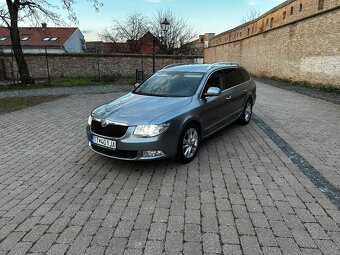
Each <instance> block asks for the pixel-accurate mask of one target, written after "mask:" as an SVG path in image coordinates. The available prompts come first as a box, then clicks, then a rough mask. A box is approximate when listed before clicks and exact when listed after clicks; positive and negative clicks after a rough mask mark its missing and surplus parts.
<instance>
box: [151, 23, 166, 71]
mask: <svg viewBox="0 0 340 255" xmlns="http://www.w3.org/2000/svg"><path fill="white" fill-rule="evenodd" d="M169 27H170V23H169V21H168V20H167V19H166V18H165V19H164V21H163V22H161V30H162V32H163V34H164V35H165V34H166V33H167V32H168V30H169ZM164 38H165V36H164ZM164 41H165V40H164ZM152 71H153V73H155V71H156V37H155V36H154V37H153V44H152Z"/></svg>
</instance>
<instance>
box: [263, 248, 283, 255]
mask: <svg viewBox="0 0 340 255" xmlns="http://www.w3.org/2000/svg"><path fill="white" fill-rule="evenodd" d="M262 250H263V254H264V255H281V254H282V252H281V250H280V248H278V247H263V248H262Z"/></svg>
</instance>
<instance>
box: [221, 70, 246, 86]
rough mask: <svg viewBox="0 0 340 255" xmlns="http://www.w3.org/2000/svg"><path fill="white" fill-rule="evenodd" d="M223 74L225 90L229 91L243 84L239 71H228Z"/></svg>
mask: <svg viewBox="0 0 340 255" xmlns="http://www.w3.org/2000/svg"><path fill="white" fill-rule="evenodd" d="M223 74H224V75H223V83H224V89H229V88H231V87H234V86H236V85H238V84H241V83H242V82H243V81H242V77H241V75H240V73H239V72H238V71H237V69H226V70H224V71H223Z"/></svg>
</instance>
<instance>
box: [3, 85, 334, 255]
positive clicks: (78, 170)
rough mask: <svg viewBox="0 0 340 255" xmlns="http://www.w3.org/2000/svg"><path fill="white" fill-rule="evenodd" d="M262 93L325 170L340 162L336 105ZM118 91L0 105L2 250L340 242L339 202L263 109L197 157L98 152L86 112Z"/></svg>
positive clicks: (273, 248)
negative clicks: (124, 156) (141, 158)
mask: <svg viewBox="0 0 340 255" xmlns="http://www.w3.org/2000/svg"><path fill="white" fill-rule="evenodd" d="M258 94H259V96H258V101H257V105H256V107H255V112H256V114H257V116H258V117H259V118H261V119H263V120H264V121H265V122H266V123H267V124H268V125H269V126H271V127H272V128H273V130H274V131H275V132H277V133H278V134H279V135H280V136H282V137H283V138H284V139H285V141H286V142H287V143H289V144H290V145H291V146H292V147H293V148H294V149H295V150H296V151H298V152H299V153H300V154H301V155H303V156H304V157H305V158H306V159H307V160H308V161H309V162H310V163H311V164H312V165H313V166H314V167H315V168H316V169H317V170H318V171H320V172H321V173H322V174H325V175H326V174H327V172H328V170H326V169H324V167H330V169H333V170H334V168H336V167H337V169H339V161H338V158H339V157H338V158H336V155H337V154H336V153H338V152H339V146H338V145H339V143H338V141H339V140H338V139H339V137H338V136H336V134H337V133H332V132H334V131H335V132H338V131H339V130H338V129H336V116H338V115H337V114H339V110H338V108H336V107H338V106H335V105H333V104H329V103H326V102H324V101H319V100H316V99H312V98H309V97H306V96H301V95H298V94H294V93H291V92H287V91H283V90H280V89H277V88H273V87H271V86H266V85H262V84H259V87H258ZM275 95H276V96H275ZM278 95H280V96H278ZM116 96H117V94H101V95H73V96H70V97H67V98H62V99H59V100H57V101H53V102H48V103H43V104H41V105H38V106H34V107H31V108H26V109H24V110H20V111H17V112H13V113H10V114H6V115H1V116H0V136H1V154H0V162H1V164H0V242H1V243H0V254H6V253H8V254H25V253H29V254H152V255H153V254H183V253H184V254H194V255H198V254H201V253H204V254H222V253H224V254H228V255H229V254H251V255H254V254H270V255H275V254H289V255H291V254H339V253H340V252H339V249H340V212H339V210H338V208H337V207H336V206H335V205H334V204H333V203H332V202H330V200H329V199H328V198H327V197H326V196H325V195H324V194H323V193H322V192H321V191H320V189H318V188H317V187H316V186H315V185H314V184H313V183H312V182H311V181H310V180H309V178H308V177H306V175H305V174H303V172H302V171H300V169H299V168H298V166H297V165H296V164H294V163H293V162H292V161H291V160H290V159H289V158H288V157H287V156H286V154H285V153H284V152H283V151H282V150H281V149H280V148H279V147H278V146H277V145H276V144H275V143H274V142H273V141H272V140H271V139H270V138H269V137H268V136H267V135H266V133H264V132H263V131H262V129H261V128H260V127H259V126H258V125H257V124H256V123H255V122H254V121H252V122H251V123H250V125H248V126H238V125H236V124H235V125H232V126H230V127H228V128H226V129H225V130H223V131H222V132H219V133H218V134H216V135H215V136H213V137H211V138H210V139H209V140H207V141H205V142H204V143H203V144H202V146H201V149H200V152H199V155H198V157H197V158H196V159H195V160H194V161H193V162H192V163H190V164H188V165H179V164H177V163H175V162H167V161H160V162H149V163H135V162H122V161H116V160H113V159H107V158H104V157H101V156H98V155H95V154H93V153H92V152H90V151H89V149H88V147H87V144H86V136H85V126H86V122H87V117H88V114H89V112H90V110H91V109H93V108H94V107H95V106H98V105H100V104H102V103H103V102H105V101H109V100H111V99H113V98H114V97H116ZM270 96H273V97H274V98H273V99H271V98H269V97H270ZM275 98H276V100H275ZM296 100H297V101H298V102H296ZM280 102H281V106H280ZM287 102H288V103H289V104H288V105H285V104H284V103H287ZM271 104H273V107H270V105H271ZM271 109H273V110H271ZM292 110H295V111H292ZM288 112H289V113H291V117H292V118H291V119H289V121H288V123H287V118H288V117H287V113H288ZM312 113H313V115H312ZM325 113H327V114H325ZM314 114H317V116H318V117H313V116H314ZM299 115H300V118H298V117H299ZM338 117H339V116H338ZM327 120H328V121H327ZM281 121H282V123H283V125H284V126H285V127H287V128H284V129H283V128H281V129H280V126H279V125H280V123H281ZM309 122H311V123H314V124H315V125H316V127H314V126H313V127H312V126H311V124H309ZM291 129H297V130H296V131H295V130H291ZM314 132H315V133H314ZM304 134H305V136H307V135H308V136H309V137H310V138H309V139H307V138H306V139H305V138H304ZM318 135H320V136H321V137H322V138H319V137H318ZM327 135H328V136H329V137H332V139H330V138H328V139H326V138H327V137H328V136H327ZM308 140H310V141H309V142H308ZM307 142H308V143H307ZM305 143H306V144H305ZM313 146H316V147H317V148H316V149H313V148H312V147H313ZM328 146H329V147H328ZM327 148H328V149H327ZM305 149H306V150H307V149H308V150H307V152H306V153H305V152H304V150H305ZM332 149H333V150H334V151H332ZM313 155H314V156H313ZM325 157H326V158H325ZM332 167H334V168H332ZM333 170H329V172H332V171H333ZM334 171H335V170H334ZM335 172H336V171H335ZM336 174H337V173H333V175H332V176H327V178H330V181H333V177H334V176H336ZM333 184H338V183H334V181H333Z"/></svg>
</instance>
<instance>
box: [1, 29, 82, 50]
mask: <svg viewBox="0 0 340 255" xmlns="http://www.w3.org/2000/svg"><path fill="white" fill-rule="evenodd" d="M19 33H20V38H21V46H22V49H23V52H24V53H45V50H46V51H47V53H50V54H51V53H53V54H62V53H83V52H84V51H85V47H86V44H85V39H84V35H83V34H82V33H81V31H80V30H79V28H76V27H47V26H46V24H45V23H43V24H42V26H41V27H21V28H19ZM0 52H4V53H11V52H12V43H11V38H10V33H9V30H8V29H7V28H6V27H0Z"/></svg>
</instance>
